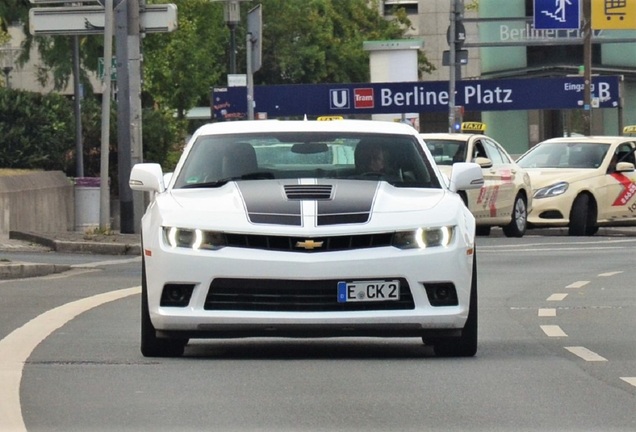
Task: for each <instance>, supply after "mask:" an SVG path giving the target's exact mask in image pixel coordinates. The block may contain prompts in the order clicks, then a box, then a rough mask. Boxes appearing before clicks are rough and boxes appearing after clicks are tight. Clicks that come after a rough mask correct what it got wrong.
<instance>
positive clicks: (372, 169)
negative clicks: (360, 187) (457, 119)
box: [355, 143, 386, 174]
mask: <svg viewBox="0 0 636 432" xmlns="http://www.w3.org/2000/svg"><path fill="white" fill-rule="evenodd" d="M385 158H386V156H385V155H384V150H383V149H382V146H381V145H380V144H378V143H360V144H358V146H357V147H356V150H355V161H356V171H357V172H358V173H359V174H365V173H374V174H375V173H377V174H385V173H386V172H385V168H386V167H385Z"/></svg>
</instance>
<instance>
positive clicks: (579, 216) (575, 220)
mask: <svg viewBox="0 0 636 432" xmlns="http://www.w3.org/2000/svg"><path fill="white" fill-rule="evenodd" d="M597 231H598V227H597V226H596V207H595V206H594V204H593V202H591V200H590V196H589V195H585V194H581V195H579V196H577V197H576V199H575V200H574V203H573V204H572V210H571V211H570V225H569V226H568V235H570V236H591V235H594V234H596V232H597Z"/></svg>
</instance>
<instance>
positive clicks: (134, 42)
mask: <svg viewBox="0 0 636 432" xmlns="http://www.w3.org/2000/svg"><path fill="white" fill-rule="evenodd" d="M129 2H130V3H131V6H130V7H131V9H129V11H128V13H129V20H130V21H129V24H128V25H129V28H128V35H129V36H128V41H129V42H128V43H129V51H128V56H129V57H128V58H129V61H130V128H131V131H130V146H131V149H130V150H131V152H130V162H129V168H128V173H129V174H128V175H127V176H126V179H128V178H129V177H130V169H131V168H132V166H133V165H135V164H138V163H141V162H143V143H142V109H141V58H142V56H141V12H142V11H144V10H145V8H146V1H145V0H129ZM126 183H128V182H127V181H126ZM125 187H127V188H130V186H128V184H126V186H125ZM132 197H133V214H132V220H133V231H131V233H133V232H134V233H140V232H141V216H142V215H143V213H144V210H145V208H146V206H145V203H144V193H143V192H139V191H133V193H132ZM122 232H125V231H122Z"/></svg>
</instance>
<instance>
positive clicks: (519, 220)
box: [420, 122, 532, 237]
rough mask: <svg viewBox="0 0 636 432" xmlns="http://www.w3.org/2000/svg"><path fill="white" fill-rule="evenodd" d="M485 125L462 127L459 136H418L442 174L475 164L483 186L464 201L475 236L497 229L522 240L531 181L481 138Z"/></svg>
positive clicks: (492, 143)
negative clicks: (472, 219)
mask: <svg viewBox="0 0 636 432" xmlns="http://www.w3.org/2000/svg"><path fill="white" fill-rule="evenodd" d="M485 129H486V125H485V124H483V123H478V122H465V123H462V133H423V134H420V136H421V137H422V139H423V140H424V141H425V142H426V144H427V146H428V148H429V150H430V151H431V153H432V154H433V157H434V159H435V162H437V165H438V166H439V167H440V169H441V170H442V172H444V173H450V171H451V169H452V166H453V164H455V163H457V162H476V163H477V164H479V165H480V166H481V168H482V172H483V174H484V185H483V186H482V187H481V189H476V190H468V191H465V192H462V193H463V198H464V200H465V202H466V203H467V205H468V208H469V209H470V211H471V212H472V213H473V215H474V216H475V219H476V221H477V234H478V235H489V234H490V228H491V227H493V226H500V227H502V229H503V232H504V235H506V236H507V237H523V235H524V234H525V232H526V226H527V218H528V212H529V210H530V208H531V206H532V196H531V186H530V178H529V177H528V175H527V174H526V173H525V172H524V170H523V169H521V168H520V167H519V166H518V165H517V164H516V163H515V162H514V159H513V158H512V157H511V156H510V155H509V154H508V152H507V151H506V150H505V149H504V148H503V147H502V146H501V144H499V143H498V142H496V141H495V140H494V139H492V138H490V137H489V136H486V135H484V134H483V132H484V131H485Z"/></svg>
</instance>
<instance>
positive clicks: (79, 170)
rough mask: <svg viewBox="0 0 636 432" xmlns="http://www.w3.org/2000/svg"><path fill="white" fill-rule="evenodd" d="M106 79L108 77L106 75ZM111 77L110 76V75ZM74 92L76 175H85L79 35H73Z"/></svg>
mask: <svg viewBox="0 0 636 432" xmlns="http://www.w3.org/2000/svg"><path fill="white" fill-rule="evenodd" d="M104 79H106V77H104ZM108 79H110V77H108ZM73 93H74V94H75V101H74V102H75V105H74V107H75V153H76V154H75V165H76V167H75V175H76V176H77V177H84V145H83V141H82V88H81V86H80V49H79V36H77V35H75V36H73Z"/></svg>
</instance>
